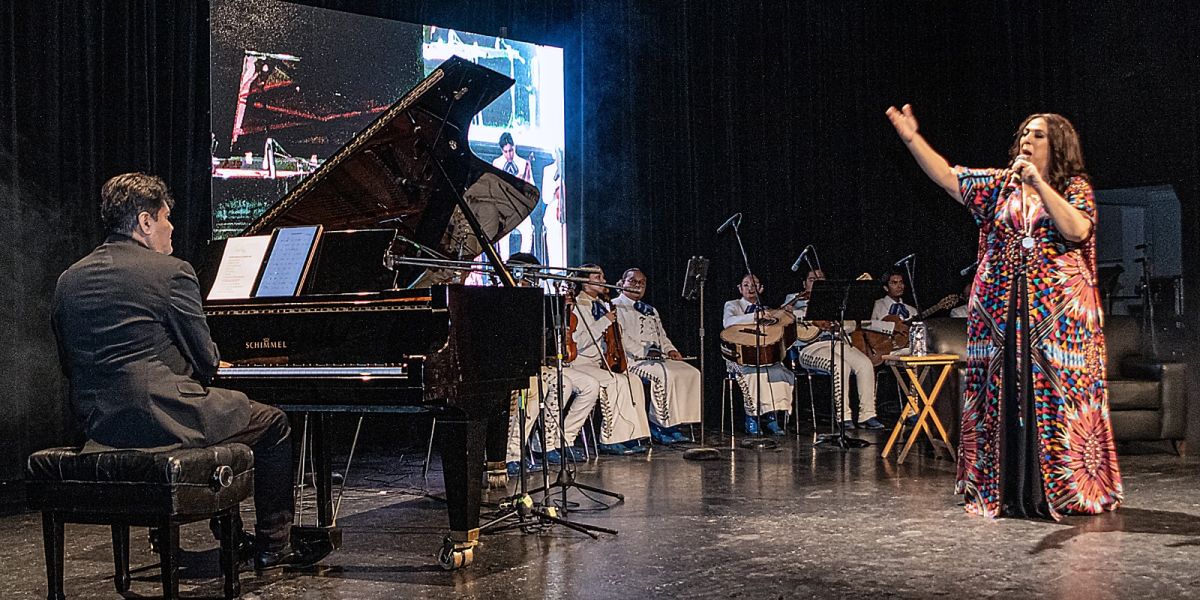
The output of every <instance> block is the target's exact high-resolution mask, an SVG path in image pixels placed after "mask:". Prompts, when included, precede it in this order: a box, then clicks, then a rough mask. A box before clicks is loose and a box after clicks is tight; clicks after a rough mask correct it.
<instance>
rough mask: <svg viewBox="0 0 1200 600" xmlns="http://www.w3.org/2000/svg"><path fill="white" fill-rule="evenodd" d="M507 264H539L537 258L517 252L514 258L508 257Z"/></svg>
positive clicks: (526, 253)
mask: <svg viewBox="0 0 1200 600" xmlns="http://www.w3.org/2000/svg"><path fill="white" fill-rule="evenodd" d="M507 264H509V265H514V264H517V265H536V264H538V259H537V257H536V256H534V255H532V254H530V253H528V252H515V253H513V255H512V256H509V257H508V263H507Z"/></svg>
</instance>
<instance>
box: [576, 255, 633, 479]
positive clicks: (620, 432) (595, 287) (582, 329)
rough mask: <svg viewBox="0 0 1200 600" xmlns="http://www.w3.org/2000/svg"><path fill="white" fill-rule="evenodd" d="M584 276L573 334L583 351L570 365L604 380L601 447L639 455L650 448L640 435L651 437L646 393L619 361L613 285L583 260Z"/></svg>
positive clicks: (621, 351) (606, 451)
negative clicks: (610, 290)
mask: <svg viewBox="0 0 1200 600" xmlns="http://www.w3.org/2000/svg"><path fill="white" fill-rule="evenodd" d="M582 268H583V269H586V271H581V272H580V273H579V275H580V276H586V277H587V279H588V282H587V283H585V284H583V285H582V287H581V288H580V290H579V293H578V294H577V295H576V296H575V303H574V306H573V308H572V312H573V313H574V314H575V317H576V320H577V323H578V324H577V326H576V327H575V331H574V332H573V333H572V335H571V339H572V341H573V342H574V343H575V346H576V348H577V350H576V352H577V354H578V356H577V357H576V358H575V360H574V361H572V362H571V369H573V370H578V371H582V372H583V373H586V374H588V375H591V376H592V377H594V378H595V379H596V381H598V382H600V415H601V419H602V422H601V423H600V436H599V437H600V452H601V453H603V454H618V455H628V454H638V453H642V452H646V451H647V450H648V448H647V447H646V446H643V445H642V444H641V440H643V439H645V438H648V437H650V424H649V422H648V421H647V419H646V398H645V396H646V394H645V391H644V390H643V389H642V380H641V379H639V378H638V377H637V376H636V375H632V374H631V373H629V372H628V371H626V370H625V368H624V367H625V365H622V364H617V363H616V362H615V360H616V357H619V358H625V351H624V348H623V347H622V346H621V344H620V342H619V340H618V336H617V335H616V334H617V329H619V325H617V315H616V313H615V312H614V311H613V307H612V305H610V304H609V303H608V301H607V299H606V298H607V295H608V287H607V286H606V284H605V280H604V271H603V270H601V269H600V267H599V266H597V265H593V264H586V265H583V267H582Z"/></svg>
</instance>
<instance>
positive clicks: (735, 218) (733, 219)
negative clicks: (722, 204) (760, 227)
mask: <svg viewBox="0 0 1200 600" xmlns="http://www.w3.org/2000/svg"><path fill="white" fill-rule="evenodd" d="M735 223H736V225H735ZM741 224H742V213H733V216H732V217H729V218H728V219H725V222H724V223H721V226H720V227H718V228H717V235H720V234H722V233H725V230H726V229H729V226H730V225H734V228H736V227H737V226H738V225H741Z"/></svg>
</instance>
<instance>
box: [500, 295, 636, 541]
mask: <svg viewBox="0 0 1200 600" xmlns="http://www.w3.org/2000/svg"><path fill="white" fill-rule="evenodd" d="M563 317H564V315H563V314H562V309H561V307H560V306H559V305H558V303H557V302H556V303H555V308H554V314H553V315H552V329H553V332H554V343H555V358H556V360H555V375H556V389H555V390H554V392H555V393H556V394H557V400H558V439H559V456H560V459H559V463H558V464H559V469H558V476H557V478H556V479H555V481H553V482H551V481H550V479H549V477H550V476H549V468H548V467H547V465H546V460H545V458H543V459H542V469H541V470H542V482H543V483H542V486H541V487H539V488H535V489H532V490H527V489H526V486H527V484H526V481H525V479H526V470H525V452H528V449H527V448H526V445H527V444H528V440H526V439H524V438H525V437H526V436H525V435H524V434H525V422H524V417H523V416H522V417H521V437H522V447H521V463H520V464H521V466H520V475H521V477H520V483H519V489H520V490H521V491H520V493H518V494H516V495H515V496H512V497H511V498H509V499H506V500H504V501H501V503H500V506H501V507H506V508H507V510H506V511H505V512H504V513H502V514H500V515H499V516H497V517H496V518H494V519H492V520H491V521H489V522H487V523H485V524H483V525H481V526H480V531H482V532H484V533H489V534H490V533H500V532H502V531H508V530H510V529H520V530H521V531H523V532H526V533H535V532H536V531H537V530H538V528H534V527H532V525H535V524H536V523H534V522H531V521H532V519H531V516H532V517H537V520H538V521H540V522H541V523H542V524H546V523H550V524H557V525H562V526H563V527H566V528H568V529H572V530H575V531H578V532H580V533H583V534H586V535H588V536H590V537H591V538H592V539H599V537H600V536H598V535H596V532H600V533H607V534H612V535H616V533H617V531H616V530H615V529H609V528H607V527H599V526H597V525H589V524H585V523H578V522H575V521H569V520H567V519H566V518H565V517H564V514H563V513H564V512H565V510H566V505H567V500H566V494H567V488H568V487H576V488H579V489H581V490H587V491H591V492H595V493H598V494H603V495H607V496H610V497H613V498H616V499H617V500H619V501H624V500H625V497H624V496H622V495H621V494H617V493H614V492H610V491H608V490H604V489H601V488H597V487H592V486H587V485H583V484H581V483H577V482H576V481H575V477H574V472H573V471H570V472H568V471H567V455H566V433H565V432H564V431H563V424H564V419H565V415H566V410H567V407H566V404H567V402H566V398H565V397H564V396H565V394H564V393H563V392H564V391H565V390H564V387H565V386H564V385H563V360H564V356H565V352H566V350H565V346H566V344H565V342H564V339H565V337H566V326H565V319H564V318H563ZM542 324H543V331H545V324H546V302H544V301H543V302H542ZM542 344H543V348H544V347H545V336H543V341H542ZM543 355H545V352H543ZM545 397H546V394H545V390H543V389H542V376H541V372H540V369H539V373H538V398H539V406H540V407H541V410H540V412H539V415H538V420H539V423H540V432H541V436H542V450H543V451H545V450H546V445H547V444H546V439H547V434H546V409H545ZM519 412H521V413H522V415H523V413H524V411H519ZM543 456H544V454H543ZM553 488H559V489H560V492H561V493H560V504H561V506H559V507H555V506H553V505H552V504H550V490H551V489H553ZM538 492H541V493H542V502H541V503H540V504H538V503H535V502H534V501H533V495H534V494H537V493H538ZM560 509H561V512H560ZM513 517H516V518H517V521H516V522H515V523H508V524H504V525H501V523H502V522H503V521H505V520H507V519H510V518H513Z"/></svg>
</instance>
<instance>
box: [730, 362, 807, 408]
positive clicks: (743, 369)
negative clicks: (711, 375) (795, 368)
mask: <svg viewBox="0 0 1200 600" xmlns="http://www.w3.org/2000/svg"><path fill="white" fill-rule="evenodd" d="M725 364H726V365H727V366H728V368H729V372H731V373H735V374H736V375H737V382H738V388H740V389H741V390H742V400H744V401H745V404H746V414H747V415H750V416H757V415H759V414H761V413H760V412H759V410H760V407H761V410H762V412H763V413H769V412H775V411H777V410H782V411H784V412H786V413H789V414H790V413H791V412H792V389H793V388H795V386H796V375H795V374H794V373H792V370H791V369H789V368H787V367H785V366H783V364H781V363H775V364H772V365H766V366H759V367H755V366H743V365H739V364H737V363H735V362H732V361H725Z"/></svg>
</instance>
